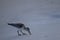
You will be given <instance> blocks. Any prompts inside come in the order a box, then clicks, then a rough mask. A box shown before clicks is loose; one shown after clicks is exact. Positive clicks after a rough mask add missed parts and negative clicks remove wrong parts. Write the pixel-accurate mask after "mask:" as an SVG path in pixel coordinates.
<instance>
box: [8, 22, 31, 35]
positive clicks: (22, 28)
mask: <svg viewBox="0 0 60 40" xmlns="http://www.w3.org/2000/svg"><path fill="white" fill-rule="evenodd" d="M8 25H11V26H13V27H16V28H18V30H17V33H18V36H21V34H20V33H19V31H20V32H21V33H22V34H23V35H26V33H23V32H22V30H25V31H27V32H28V33H29V35H31V32H30V28H29V27H26V26H25V25H24V24H23V23H8Z"/></svg>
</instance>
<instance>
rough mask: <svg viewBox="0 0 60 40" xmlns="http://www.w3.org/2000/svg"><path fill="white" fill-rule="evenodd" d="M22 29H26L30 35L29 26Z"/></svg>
mask: <svg viewBox="0 0 60 40" xmlns="http://www.w3.org/2000/svg"><path fill="white" fill-rule="evenodd" d="M24 30H26V31H28V33H29V34H30V35H31V32H30V28H29V27H25V28H24Z"/></svg>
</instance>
